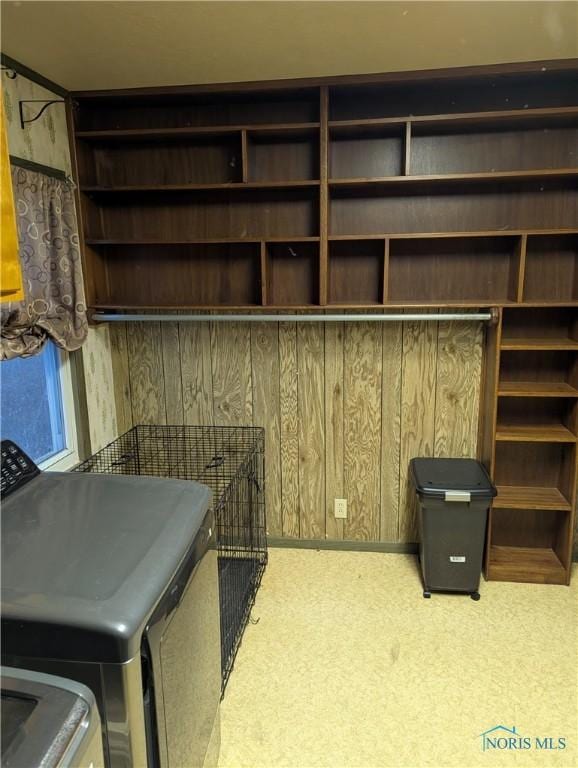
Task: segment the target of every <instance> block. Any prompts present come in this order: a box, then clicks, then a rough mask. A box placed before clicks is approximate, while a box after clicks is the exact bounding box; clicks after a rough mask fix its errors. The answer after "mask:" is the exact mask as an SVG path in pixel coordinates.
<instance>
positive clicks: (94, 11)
mask: <svg viewBox="0 0 578 768" xmlns="http://www.w3.org/2000/svg"><path fill="white" fill-rule="evenodd" d="M1 23H2V29H1V34H2V51H3V52H4V53H5V54H7V55H8V56H11V57H12V58H14V59H17V60H18V61H20V62H21V63H23V64H25V65H26V66H28V67H30V68H31V69H34V70H36V71H38V72H40V73H41V74H43V75H44V76H45V77H48V78H50V79H51V80H54V81H55V82H57V83H59V84H60V85H62V86H64V87H65V88H68V89H71V90H82V89H93V88H97V89H98V88H126V87H136V86H153V85H179V84H193V83H217V82H235V81H245V80H269V79H278V78H294V77H317V76H324V75H340V74H361V73H371V72H389V71H403V70H414V69H429V68H437V67H454V66H467V65H477V64H497V63H504V62H516V61H540V60H547V59H563V58H574V57H578V2H475V1H472V2H379V1H378V2H364V1H362V0H358V1H357V2H333V1H331V0H327V1H326V2H276V1H274V0H266V1H262V2H243V1H240V2H219V1H217V0H212V1H210V0H209V1H206V2H172V0H165V2H158V1H151V2H141V1H136V2H135V1H133V2H93V1H91V0H89V1H87V2H84V1H81V0H77V1H76V2H52V1H51V0H47V1H46V2H26V1H24V2H12V1H11V0H4V1H3V2H2V3H1Z"/></svg>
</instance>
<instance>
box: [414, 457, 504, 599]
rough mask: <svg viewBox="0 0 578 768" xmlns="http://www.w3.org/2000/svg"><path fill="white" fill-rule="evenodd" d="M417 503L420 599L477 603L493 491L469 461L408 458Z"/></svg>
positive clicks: (480, 469)
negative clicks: (447, 595) (448, 597)
mask: <svg viewBox="0 0 578 768" xmlns="http://www.w3.org/2000/svg"><path fill="white" fill-rule="evenodd" d="M410 467H411V475H412V477H413V482H414V485H415V489H416V492H417V495H418V500H419V514H418V526H419V559H420V564H421V572H422V578H423V596H424V597H431V593H432V592H463V593H465V594H469V595H471V597H472V599H473V600H479V599H480V595H479V592H478V587H479V585H480V574H481V571H482V558H483V555H484V541H485V537H486V523H487V518H488V509H489V508H490V505H491V503H492V498H493V497H494V496H495V495H496V493H497V491H496V489H495V487H494V486H493V485H492V482H491V480H490V478H489V476H488V473H487V472H486V470H485V468H484V466H483V465H482V464H480V462H479V461H475V459H421V458H419V459H412V460H411V462H410Z"/></svg>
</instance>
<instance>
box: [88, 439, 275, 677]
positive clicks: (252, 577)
mask: <svg viewBox="0 0 578 768" xmlns="http://www.w3.org/2000/svg"><path fill="white" fill-rule="evenodd" d="M264 440H265V438H264V430H263V429H261V428H258V427H196V426H194V427H193V426H148V425H139V426H136V427H133V428H132V429H130V430H129V431H128V432H126V433H125V434H124V435H122V436H121V437H119V438H118V439H117V440H115V441H113V442H112V443H110V444H109V445H107V446H106V447H105V448H103V449H102V450H100V451H98V453H96V454H95V455H94V456H92V457H91V458H89V459H87V460H86V461H84V462H83V463H82V464H79V465H78V466H77V467H76V471H77V472H99V473H100V472H102V473H107V474H119V475H153V476H156V477H175V478H179V479H181V480H196V481H197V482H199V483H203V484H204V485H207V486H208V487H209V488H210V489H211V490H212V492H213V511H214V514H215V521H216V528H217V550H218V562H219V596H220V612H221V670H222V686H221V687H222V692H224V691H225V687H226V685H227V681H228V679H229V675H230V673H231V670H232V668H233V663H234V661H235V656H236V654H237V650H238V648H239V644H240V642H241V638H242V636H243V632H244V630H245V627H246V625H247V622H248V620H249V614H250V612H251V608H252V607H253V603H254V600H255V595H256V593H257V589H258V588H259V584H260V583H261V577H262V575H263V571H264V570H265V566H266V564H267V537H266V524H265V493H264V477H265V466H264V465H265V457H264Z"/></svg>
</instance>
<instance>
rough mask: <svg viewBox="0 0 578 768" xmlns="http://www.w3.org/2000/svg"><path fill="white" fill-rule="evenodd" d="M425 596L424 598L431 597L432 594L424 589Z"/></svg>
mask: <svg viewBox="0 0 578 768" xmlns="http://www.w3.org/2000/svg"><path fill="white" fill-rule="evenodd" d="M423 596H424V597H431V592H428V591H427V589H424V591H423Z"/></svg>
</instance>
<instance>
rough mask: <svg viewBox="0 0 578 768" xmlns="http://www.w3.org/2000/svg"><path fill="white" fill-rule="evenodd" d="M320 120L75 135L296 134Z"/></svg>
mask: <svg viewBox="0 0 578 768" xmlns="http://www.w3.org/2000/svg"><path fill="white" fill-rule="evenodd" d="M319 127H320V124H319V123H318V122H312V123H263V124H250V125H215V126H185V127H182V128H126V129H122V128H117V129H111V130H106V131H98V130H97V131H77V132H76V137H77V138H78V139H82V140H83V141H105V142H112V141H120V142H130V141H145V142H146V141H150V140H153V139H173V140H174V139H177V140H178V139H195V138H203V137H218V136H230V135H234V134H239V133H241V132H242V131H247V132H250V133H253V134H269V135H271V136H273V135H277V136H297V135H306V134H312V133H315V132H316V131H318V130H319Z"/></svg>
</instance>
